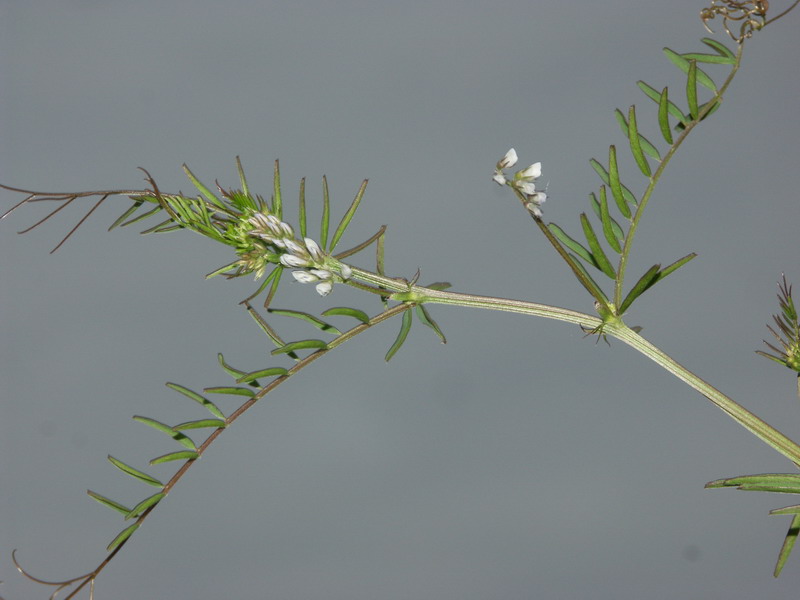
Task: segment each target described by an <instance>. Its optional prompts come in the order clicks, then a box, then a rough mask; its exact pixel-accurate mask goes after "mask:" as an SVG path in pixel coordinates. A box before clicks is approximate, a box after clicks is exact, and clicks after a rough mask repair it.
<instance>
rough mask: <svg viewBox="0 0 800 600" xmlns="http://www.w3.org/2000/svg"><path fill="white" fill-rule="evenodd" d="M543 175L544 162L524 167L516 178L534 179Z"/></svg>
mask: <svg viewBox="0 0 800 600" xmlns="http://www.w3.org/2000/svg"><path fill="white" fill-rule="evenodd" d="M541 176H542V163H540V162H537V163H533V164H532V165H531V166H530V167H528V168H527V169H523V170H522V171H520V172H519V173H517V174H516V176H515V179H522V180H523V181H533V180H534V179H538V178H539V177H541Z"/></svg>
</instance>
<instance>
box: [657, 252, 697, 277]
mask: <svg viewBox="0 0 800 600" xmlns="http://www.w3.org/2000/svg"><path fill="white" fill-rule="evenodd" d="M696 256H697V254H696V253H694V252H690V253H689V254H687V255H686V256H684V257H683V258H679V259H678V260H676V261H675V262H674V263H672V264H671V265H669V266H667V267H664V268H663V269H661V272H660V273H659V274H658V281H661V280H662V279H664V277H666V276H667V275H669V274H670V273H673V272H675V271H677V270H678V269H680V268H681V267H682V266H683V265H685V264H686V263H688V262H689V261H690V260H692V259H693V258H695V257H696Z"/></svg>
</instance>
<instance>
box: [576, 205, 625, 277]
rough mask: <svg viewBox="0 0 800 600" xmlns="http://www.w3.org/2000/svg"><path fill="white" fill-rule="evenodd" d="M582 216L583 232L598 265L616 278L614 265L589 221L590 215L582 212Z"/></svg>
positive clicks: (609, 275)
mask: <svg viewBox="0 0 800 600" xmlns="http://www.w3.org/2000/svg"><path fill="white" fill-rule="evenodd" d="M580 218H581V226H582V227H583V234H584V235H585V236H586V241H587V242H588V243H589V248H590V249H591V251H592V256H593V257H594V259H595V262H596V264H597V266H598V267H599V268H600V270H601V271H602V272H603V273H605V274H606V275H608V277H610V278H611V279H615V278H616V276H617V273H616V271H615V270H614V267H613V266H612V265H611V262H609V260H608V257H607V256H606V253H605V252H604V251H603V248H602V246H600V242H599V241H598V239H597V235H595V233H594V229H592V224H591V223H590V222H589V217H587V216H586V213H581V217H580Z"/></svg>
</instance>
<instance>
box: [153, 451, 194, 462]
mask: <svg viewBox="0 0 800 600" xmlns="http://www.w3.org/2000/svg"><path fill="white" fill-rule="evenodd" d="M199 456H200V454H199V453H198V452H195V451H193V450H178V451H177V452H170V453H169V454H163V455H161V456H158V457H156V458H154V459H152V460H151V461H150V464H151V465H159V464H161V463H165V462H170V461H173V460H194V459H196V458H198V457H199Z"/></svg>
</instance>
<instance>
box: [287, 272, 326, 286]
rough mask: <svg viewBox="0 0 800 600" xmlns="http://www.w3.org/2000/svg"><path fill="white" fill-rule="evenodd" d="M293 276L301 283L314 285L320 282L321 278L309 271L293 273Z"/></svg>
mask: <svg viewBox="0 0 800 600" xmlns="http://www.w3.org/2000/svg"><path fill="white" fill-rule="evenodd" d="M292 276H293V277H294V278H295V279H296V280H297V281H299V282H300V283H314V282H315V281H319V277H317V276H316V275H312V274H311V273H309V272H308V271H292Z"/></svg>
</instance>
